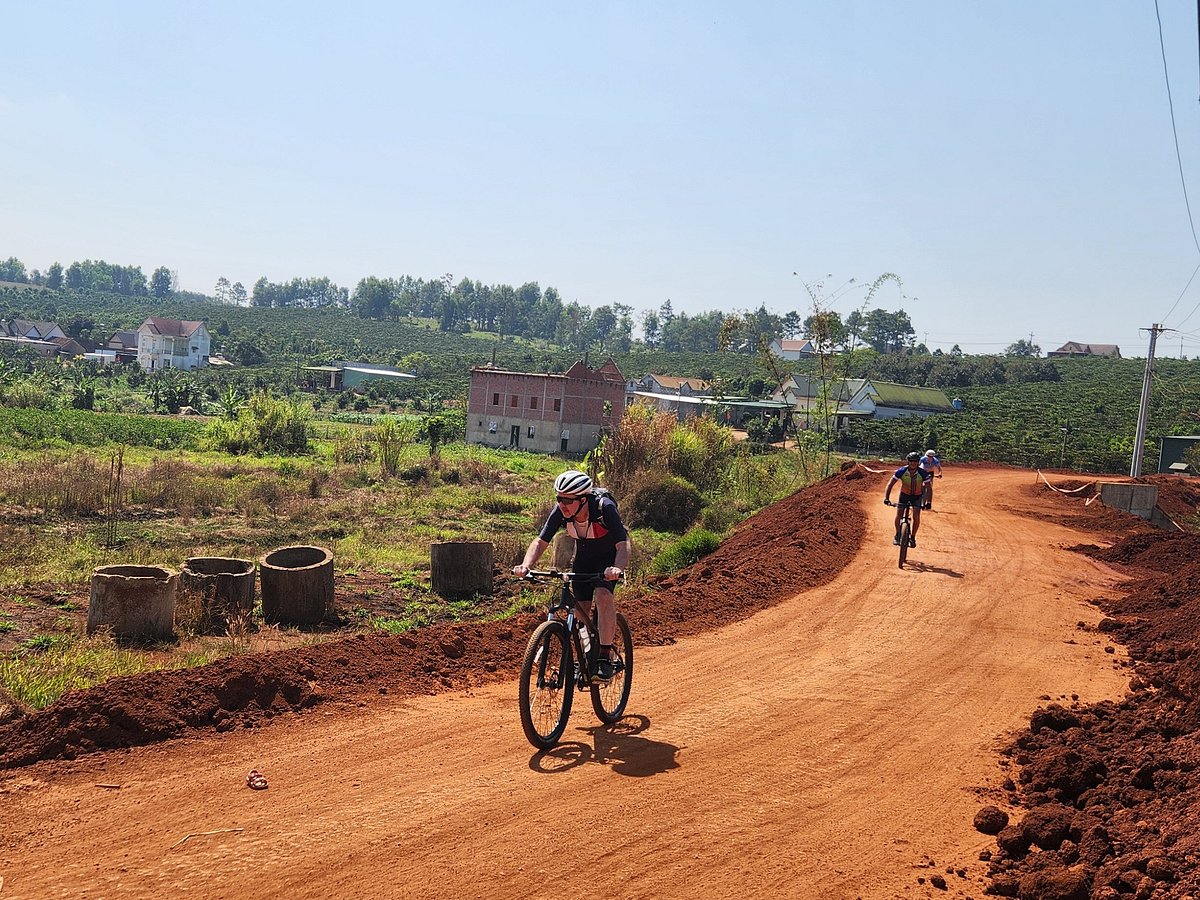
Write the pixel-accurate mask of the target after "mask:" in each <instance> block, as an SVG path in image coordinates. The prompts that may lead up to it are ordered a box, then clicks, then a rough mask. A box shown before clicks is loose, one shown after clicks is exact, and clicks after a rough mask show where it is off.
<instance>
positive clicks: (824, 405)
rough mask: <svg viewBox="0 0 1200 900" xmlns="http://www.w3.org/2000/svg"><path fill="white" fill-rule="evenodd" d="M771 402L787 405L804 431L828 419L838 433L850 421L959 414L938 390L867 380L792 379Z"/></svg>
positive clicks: (777, 392)
mask: <svg viewBox="0 0 1200 900" xmlns="http://www.w3.org/2000/svg"><path fill="white" fill-rule="evenodd" d="M772 399H773V400H782V401H784V402H785V403H787V404H788V405H789V406H790V407H791V409H792V415H793V417H794V418H795V420H796V421H797V422H798V423H799V424H800V427H802V428H810V427H814V426H815V425H817V424H819V423H821V422H823V421H825V420H826V419H828V420H829V421H831V422H833V423H834V425H833V427H835V428H836V429H838V430H839V431H840V430H841V429H843V428H845V427H846V426H847V424H848V423H849V422H850V420H851V419H868V418H869V419H895V418H899V417H900V416H932V415H937V414H940V413H952V412H956V408H955V406H954V404H953V403H952V402H951V401H950V400H949V399H948V398H947V397H946V395H945V394H944V393H942V391H940V390H939V389H938V388H928V387H916V386H915V385H908V384H895V383H894V382H891V381H874V380H871V379H866V378H842V379H830V380H829V381H828V382H822V380H821V379H820V378H816V377H813V376H810V375H793V376H791V377H790V378H789V379H788V380H787V381H785V382H784V383H783V384H782V385H780V386H779V387H778V388H777V389H776V390H775V392H774V393H773V394H772Z"/></svg>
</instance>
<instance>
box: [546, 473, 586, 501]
mask: <svg viewBox="0 0 1200 900" xmlns="http://www.w3.org/2000/svg"><path fill="white" fill-rule="evenodd" d="M591 489H592V479H591V478H589V477H588V476H587V474H586V473H585V472H580V471H579V470H578V469H568V470H567V471H565V472H563V473H562V474H561V475H559V476H558V477H557V478H555V479H554V493H556V494H558V495H559V496H562V497H581V496H583V495H584V494H586V493H587V492H588V491H590V490H591Z"/></svg>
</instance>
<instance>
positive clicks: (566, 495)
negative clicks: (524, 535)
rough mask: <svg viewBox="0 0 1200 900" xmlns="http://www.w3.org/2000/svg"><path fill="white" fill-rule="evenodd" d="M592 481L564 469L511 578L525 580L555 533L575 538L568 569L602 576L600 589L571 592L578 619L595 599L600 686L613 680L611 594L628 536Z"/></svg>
mask: <svg viewBox="0 0 1200 900" xmlns="http://www.w3.org/2000/svg"><path fill="white" fill-rule="evenodd" d="M592 488H593V485H592V479H591V478H589V477H588V476H587V474H585V473H584V472H580V471H577V470H575V469H568V470H567V471H566V472H563V473H562V474H561V475H559V476H558V478H556V479H554V497H555V501H556V505H555V507H554V509H553V510H551V512H550V516H549V518H547V519H546V524H545V525H543V526H542V530H541V532H540V533H539V534H538V536H537V537H535V538H534V539H533V541H532V543H530V545H529V549H527V550H526V551H525V558H524V560H522V562H521V564H520V565H517V566H513V574H514V575H525V574H526V573H527V572H528V571H529V570H530V569H532V568H533V567H534V566H535V565H537V561H538V560H539V559H541V557H542V554H543V553H545V552H546V548H547V547H549V546H550V542H551V541H552V540H554V535H555V534H557V533H558V530H559V529H560V528H566V529H567V534H569V535H570V536H571V537H573V538H575V558H574V560H573V561H572V563H571V568H572V569H573V570H574V571H575V572H578V573H582V574H592V575H603V576H604V581H603V582H602V583H600V584H583V583H580V584H577V585H575V586H574V593H575V605H576V606H577V607H578V608H579V611H580V614H581V615H583V616H586V617H588V618H591V613H592V598H593V596H594V597H595V599H596V619H597V622H596V625H597V630H598V631H599V632H600V653H599V654H598V655H597V659H596V662H595V663H594V665H593V669H594V671H593V672H592V676H593V677H596V678H600V679H603V680H608V679H609V678H612V677H613V664H612V649H613V638H614V637H615V636H616V631H617V601H616V598H615V597H614V596H613V588H614V587H615V586H616V584H617V580H618V579H619V578H620V577H621V576H622V575H624V574H625V566H626V565H628V564H629V551H630V542H629V532H627V531H626V530H625V525H624V523H623V522H622V521H621V515H620V513H618V512H617V504H616V503H614V502H613V500H612V498H611V497H608V496H600V495H598V494H596V492H595V491H594V490H593V489H592Z"/></svg>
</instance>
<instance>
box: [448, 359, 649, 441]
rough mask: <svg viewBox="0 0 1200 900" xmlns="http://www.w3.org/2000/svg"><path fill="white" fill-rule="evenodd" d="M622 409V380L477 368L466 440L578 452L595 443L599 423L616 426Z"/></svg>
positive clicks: (473, 378) (469, 403)
mask: <svg viewBox="0 0 1200 900" xmlns="http://www.w3.org/2000/svg"><path fill="white" fill-rule="evenodd" d="M605 403H608V404H609V410H608V415H605ZM624 411H625V383H624V380H621V381H619V382H607V381H603V380H599V379H592V378H573V377H569V376H567V375H542V374H535V373H526V372H506V371H503V370H500V369H490V368H477V369H473V370H472V371H471V388H470V393H469V399H468V402H467V441H468V443H475V444H483V445H485V446H488V447H515V448H517V449H521V450H529V451H532V452H534V453H563V452H566V453H570V454H582V453H586V452H588V451H589V450H591V449H593V448H594V447H595V446H596V445H597V444H598V443H599V441H600V435H601V433H602V431H603V430H604V429H605V428H612V427H615V426H616V424H617V423H618V422H619V421H620V420H621V416H622V415H623V414H624ZM514 428H515V429H516V436H515V439H514V434H513V429H514ZM564 440H565V441H566V446H565V447H564V445H563V441H564Z"/></svg>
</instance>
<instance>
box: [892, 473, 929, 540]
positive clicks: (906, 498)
mask: <svg viewBox="0 0 1200 900" xmlns="http://www.w3.org/2000/svg"><path fill="white" fill-rule="evenodd" d="M897 483H899V485H900V497H899V499H898V500H897V501H896V526H895V527H896V536H895V537H894V538H892V543H893V544H896V545H897V546H899V544H900V514H901V513H902V512H903V511H904V507H906V506H908V507H911V508H912V517H913V523H912V539H911V540H910V541H909V542H908V545H909V546H910V547H916V546H917V529H918V528H920V527H921V497H922V495H923V494H924V493H925V473H924V472H923V471H922V470H921V454H920V453H917V452H916V451H915V450H914V451H913V452H912V453H910V454H908V456H907V457H906V465H904V466H901V467H900V468H899V469H897V470H896V472H895V474H893V475H892V480H891V481H889V482H888V486H887V490H886V491H884V492H883V502H884V503H885V504H886V505H888V506H890V505H891V503H892V486H893V485H895V484H897Z"/></svg>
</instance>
